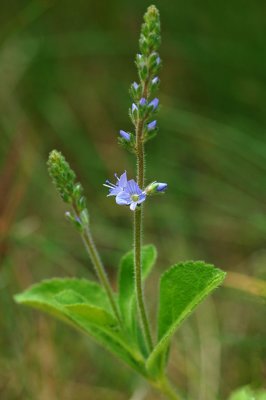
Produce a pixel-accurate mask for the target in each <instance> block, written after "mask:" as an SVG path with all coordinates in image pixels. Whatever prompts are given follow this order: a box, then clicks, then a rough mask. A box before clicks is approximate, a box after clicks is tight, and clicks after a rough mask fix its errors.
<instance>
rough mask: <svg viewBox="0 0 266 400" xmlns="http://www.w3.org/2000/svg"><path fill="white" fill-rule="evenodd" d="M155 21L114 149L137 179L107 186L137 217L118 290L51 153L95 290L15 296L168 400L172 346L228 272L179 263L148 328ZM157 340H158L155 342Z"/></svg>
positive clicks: (71, 176) (88, 286) (153, 11)
mask: <svg viewBox="0 0 266 400" xmlns="http://www.w3.org/2000/svg"><path fill="white" fill-rule="evenodd" d="M159 46H160V18H159V12H158V10H157V8H156V7H155V6H150V7H149V8H148V10H147V12H146V14H145V15H144V23H143V25H142V29H141V35H140V40H139V48H140V53H139V54H137V57H136V66H137V70H138V77H139V83H137V82H134V83H133V84H132V85H131V87H130V95H131V98H132V106H131V108H130V110H129V116H130V119H131V121H132V124H133V127H134V129H133V132H127V131H124V130H120V136H119V143H120V144H121V145H122V146H124V147H125V148H126V149H127V150H129V151H131V152H132V153H133V154H134V155H135V157H136V161H137V173H136V179H129V180H128V177H127V172H124V173H122V174H121V176H118V175H115V177H116V182H115V183H111V182H110V181H109V180H107V181H106V183H105V184H104V186H106V187H107V188H108V189H109V193H108V196H114V197H115V201H116V203H117V204H118V205H124V206H128V208H129V210H130V211H131V212H133V217H134V224H133V226H134V234H133V235H134V245H133V250H131V251H130V252H128V253H127V254H126V255H125V256H124V257H123V258H122V260H121V263H120V266H119V274H118V291H117V292H115V291H114V289H113V288H112V287H111V285H110V282H109V279H108V276H107V274H106V271H105V268H104V266H103V263H102V261H101V258H100V255H99V253H98V250H97V248H96V246H95V244H94V241H93V238H92V233H91V222H90V217H89V212H88V208H87V202H86V199H85V197H84V193H83V192H84V191H83V188H82V185H81V184H80V183H78V182H76V175H75V173H74V171H73V170H72V169H71V168H70V166H69V164H68V163H67V161H66V160H65V158H64V156H63V155H62V154H61V153H60V152H58V151H56V150H53V151H52V152H51V153H50V156H49V159H48V170H49V173H50V176H51V178H52V181H53V183H54V184H55V186H56V188H57V190H58V192H59V194H60V196H61V198H62V200H63V201H64V202H65V203H67V204H68V205H69V206H70V210H69V211H67V212H66V218H67V219H68V220H69V221H70V223H71V224H72V225H73V226H74V227H75V228H76V229H77V230H78V232H79V233H80V235H81V238H82V240H83V243H84V245H85V248H86V250H87V252H88V254H89V256H90V259H91V262H92V264H93V266H94V269H95V272H96V275H97V277H98V280H99V283H100V284H98V283H95V282H92V281H89V280H85V279H69V278H65V279H52V280H45V281H43V282H41V283H38V284H35V285H33V286H32V287H30V288H29V289H27V290H26V291H25V292H23V293H21V294H18V295H16V296H15V299H16V301H17V302H18V303H22V304H26V305H29V306H32V307H35V308H38V309H41V310H43V311H46V312H48V313H50V314H52V315H54V316H56V317H58V318H60V319H62V320H64V321H65V322H67V323H69V324H71V325H72V326H74V327H76V328H78V329H79V330H82V331H83V332H85V333H87V334H88V335H90V336H91V337H92V338H94V339H95V340H96V341H97V342H98V343H100V344H101V345H102V346H104V347H105V348H107V349H108V350H110V351H111V352H112V353H114V354H115V355H116V356H117V357H119V358H120V359H122V360H123V361H124V362H125V363H126V364H128V365H129V366H130V367H132V368H133V369H134V370H136V371H137V372H138V373H139V374H141V375H142V376H143V377H144V378H146V379H147V380H148V381H149V382H150V384H151V385H153V386H154V387H155V388H157V389H158V390H159V391H160V392H161V393H163V394H164V395H165V397H166V398H169V399H179V398H181V397H180V394H178V392H177V390H176V389H174V388H173V387H172V385H171V384H170V382H169V380H168V378H167V376H166V367H167V360H168V355H169V352H170V346H171V339H172V336H173V335H174V333H175V331H176V329H177V328H178V327H179V325H180V324H181V322H182V321H183V320H184V319H185V318H187V317H188V316H189V314H190V313H191V312H192V311H193V310H194V308H195V307H196V306H197V305H198V304H199V303H200V302H201V301H202V300H203V299H204V298H205V297H206V296H207V295H209V293H210V292H211V291H212V290H213V289H215V288H216V287H217V286H219V285H220V284H221V282H222V281H223V279H224V276H225V273H224V272H222V271H221V270H219V269H217V268H214V267H213V266H212V265H209V264H205V263H204V262H202V261H196V262H195V261H188V262H182V263H178V264H176V265H174V266H172V267H171V268H170V269H168V270H167V271H166V272H164V274H163V275H162V277H161V280H160V293H159V311H158V317H157V328H156V335H155V334H154V329H152V328H151V323H150V318H149V314H148V311H147V306H146V300H145V296H144V281H145V279H146V278H147V277H148V275H149V273H150V272H151V269H152V267H153V266H154V264H155V261H156V255H157V251H156V249H155V247H154V246H153V245H143V221H144V218H143V211H144V205H145V203H148V200H149V198H150V197H152V196H154V195H156V194H163V193H165V191H166V189H167V184H166V183H164V182H157V181H152V182H151V183H149V184H148V185H146V184H145V168H144V166H145V145H146V142H147V141H149V140H150V139H152V138H154V137H155V135H156V133H157V131H158V127H157V121H156V119H154V118H155V115H156V113H157V112H158V109H159V99H158V98H157V97H155V92H156V90H157V89H158V86H159V77H158V73H159V69H160V67H161V58H160V56H159V54H158V49H159ZM155 336H156V337H155Z"/></svg>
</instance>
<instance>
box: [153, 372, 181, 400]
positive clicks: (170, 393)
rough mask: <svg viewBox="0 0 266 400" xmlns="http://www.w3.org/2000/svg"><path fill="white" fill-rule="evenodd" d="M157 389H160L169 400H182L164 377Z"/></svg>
mask: <svg viewBox="0 0 266 400" xmlns="http://www.w3.org/2000/svg"><path fill="white" fill-rule="evenodd" d="M157 389H159V391H160V392H161V393H163V394H164V395H165V396H166V397H167V398H168V399H169V400H181V399H180V397H179V396H178V395H177V393H176V391H175V389H174V388H173V386H172V385H171V383H170V382H169V380H168V379H167V378H166V377H164V379H163V380H162V381H160V383H159V385H158V386H157Z"/></svg>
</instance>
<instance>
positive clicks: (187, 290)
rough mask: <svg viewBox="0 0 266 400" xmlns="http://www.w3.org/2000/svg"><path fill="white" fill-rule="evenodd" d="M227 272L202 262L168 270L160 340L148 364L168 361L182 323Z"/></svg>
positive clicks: (163, 285)
mask: <svg viewBox="0 0 266 400" xmlns="http://www.w3.org/2000/svg"><path fill="white" fill-rule="evenodd" d="M224 277H225V273H224V272H223V271H221V270H219V269H217V268H214V266H213V265H209V264H205V263H204V262H202V261H196V262H193V261H188V262H184V263H179V264H177V265H175V266H173V267H172V268H170V269H169V270H168V271H166V272H165V273H164V274H163V276H162V278H161V282H160V302H159V316H158V343H157V345H156V346H155V348H154V350H153V352H152V353H151V355H150V357H149V359H148V361H147V367H148V369H150V370H153V369H154V368H155V369H156V368H157V367H158V366H159V364H160V365H161V366H162V365H163V364H164V358H165V355H166V352H167V349H168V345H169V342H170V340H171V338H172V336H173V334H174V332H175V330H176V329H177V327H178V326H179V325H180V324H181V322H182V321H183V320H184V319H185V318H187V317H188V316H189V314H190V313H191V312H192V311H193V310H194V308H195V307H196V306H197V305H198V304H199V303H200V302H201V301H202V300H203V299H204V298H205V297H206V296H207V295H208V294H209V293H210V292H211V291H212V290H213V289H215V288H216V287H217V286H219V285H220V284H221V282H222V281H223V279H224Z"/></svg>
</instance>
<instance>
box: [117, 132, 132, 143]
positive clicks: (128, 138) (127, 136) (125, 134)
mask: <svg viewBox="0 0 266 400" xmlns="http://www.w3.org/2000/svg"><path fill="white" fill-rule="evenodd" d="M119 133H120V135H121V136H122V138H123V139H125V140H127V141H128V142H129V140H130V134H129V133H127V132H125V131H122V129H121V130H120V132H119Z"/></svg>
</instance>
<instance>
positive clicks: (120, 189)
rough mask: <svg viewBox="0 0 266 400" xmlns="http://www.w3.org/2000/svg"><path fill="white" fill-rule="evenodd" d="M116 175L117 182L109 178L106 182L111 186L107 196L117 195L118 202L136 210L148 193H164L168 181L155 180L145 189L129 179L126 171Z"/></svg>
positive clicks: (107, 185)
mask: <svg viewBox="0 0 266 400" xmlns="http://www.w3.org/2000/svg"><path fill="white" fill-rule="evenodd" d="M115 177H116V183H115V184H114V183H111V182H110V181H108V180H107V181H106V183H105V184H104V186H106V187H108V188H109V194H108V195H107V196H115V200H116V203H117V204H119V205H126V206H129V207H130V210H131V211H135V210H136V208H137V206H139V205H140V204H141V203H143V202H144V201H145V200H146V197H147V196H148V195H153V194H156V193H164V191H165V190H166V188H167V183H160V182H156V181H155V182H152V183H151V184H150V185H148V186H147V187H146V189H145V190H141V188H140V187H139V185H138V184H137V182H136V181H135V180H134V179H130V180H129V181H128V179H127V173H126V171H125V172H124V173H123V174H122V175H121V176H120V177H118V175H117V174H115Z"/></svg>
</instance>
